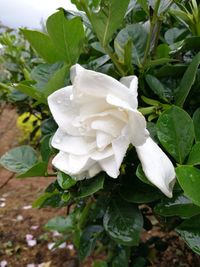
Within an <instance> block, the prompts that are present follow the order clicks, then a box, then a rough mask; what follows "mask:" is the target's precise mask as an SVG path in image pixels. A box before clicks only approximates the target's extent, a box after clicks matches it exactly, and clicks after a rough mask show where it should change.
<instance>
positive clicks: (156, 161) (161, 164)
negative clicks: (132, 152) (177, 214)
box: [136, 137, 175, 197]
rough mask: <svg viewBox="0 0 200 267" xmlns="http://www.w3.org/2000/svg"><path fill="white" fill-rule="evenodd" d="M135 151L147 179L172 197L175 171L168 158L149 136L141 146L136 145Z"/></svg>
mask: <svg viewBox="0 0 200 267" xmlns="http://www.w3.org/2000/svg"><path fill="white" fill-rule="evenodd" d="M136 151H137V153H138V157H139V159H140V161H141V164H142V168H143V171H144V173H145V175H146V177H147V178H148V179H149V181H150V182H152V184H154V185H155V186H157V187H158V188H159V189H160V190H161V191H162V192H163V193H164V194H165V195H166V196H168V197H172V189H173V186H174V183H175V171H174V166H173V164H172V163H171V161H170V160H169V158H168V157H167V156H166V155H165V153H164V152H163V151H162V150H161V149H160V147H159V146H158V145H157V144H156V143H155V142H154V141H153V140H152V139H151V138H150V137H149V138H148V139H147V140H146V142H145V143H144V144H143V145H142V146H138V147H136Z"/></svg>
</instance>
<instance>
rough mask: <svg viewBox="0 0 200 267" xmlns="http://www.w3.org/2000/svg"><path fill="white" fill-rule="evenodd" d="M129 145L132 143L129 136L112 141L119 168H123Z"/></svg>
mask: <svg viewBox="0 0 200 267" xmlns="http://www.w3.org/2000/svg"><path fill="white" fill-rule="evenodd" d="M129 144H130V141H129V138H128V136H119V137H118V138H116V139H114V140H113V141H112V148H113V152H114V155H115V160H116V163H117V166H118V168H120V166H121V163H122V161H123V159H124V156H125V155H126V151H127V149H128V146H129Z"/></svg>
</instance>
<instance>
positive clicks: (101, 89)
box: [72, 65, 135, 105]
mask: <svg viewBox="0 0 200 267" xmlns="http://www.w3.org/2000/svg"><path fill="white" fill-rule="evenodd" d="M76 66H77V65H76ZM74 73H75V74H74ZM72 77H73V78H72V80H73V94H74V96H75V98H76V96H80V95H82V94H85V95H88V96H93V97H95V98H106V96H107V95H108V94H109V93H110V94H113V95H115V96H117V97H118V98H120V99H122V100H123V101H126V102H128V103H129V104H130V105H132V103H134V102H135V96H133V95H132V93H131V90H129V88H127V87H126V86H124V85H123V84H122V83H120V82H119V81H117V80H115V79H114V78H112V77H110V76H108V75H106V74H103V73H99V72H95V71H91V70H86V69H83V68H82V67H81V69H80V68H77V67H75V70H74V68H72Z"/></svg>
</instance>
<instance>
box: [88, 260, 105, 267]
mask: <svg viewBox="0 0 200 267" xmlns="http://www.w3.org/2000/svg"><path fill="white" fill-rule="evenodd" d="M92 267H108V264H107V262H106V261H102V260H96V261H95V262H93V263H92Z"/></svg>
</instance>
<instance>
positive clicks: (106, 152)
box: [90, 146, 114, 161]
mask: <svg viewBox="0 0 200 267" xmlns="http://www.w3.org/2000/svg"><path fill="white" fill-rule="evenodd" d="M113 154H114V152H113V149H112V146H108V147H106V148H105V149H103V150H102V151H98V150H95V151H94V152H92V153H91V154H90V158H91V159H93V160H96V161H99V160H102V159H106V158H108V157H110V156H113Z"/></svg>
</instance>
